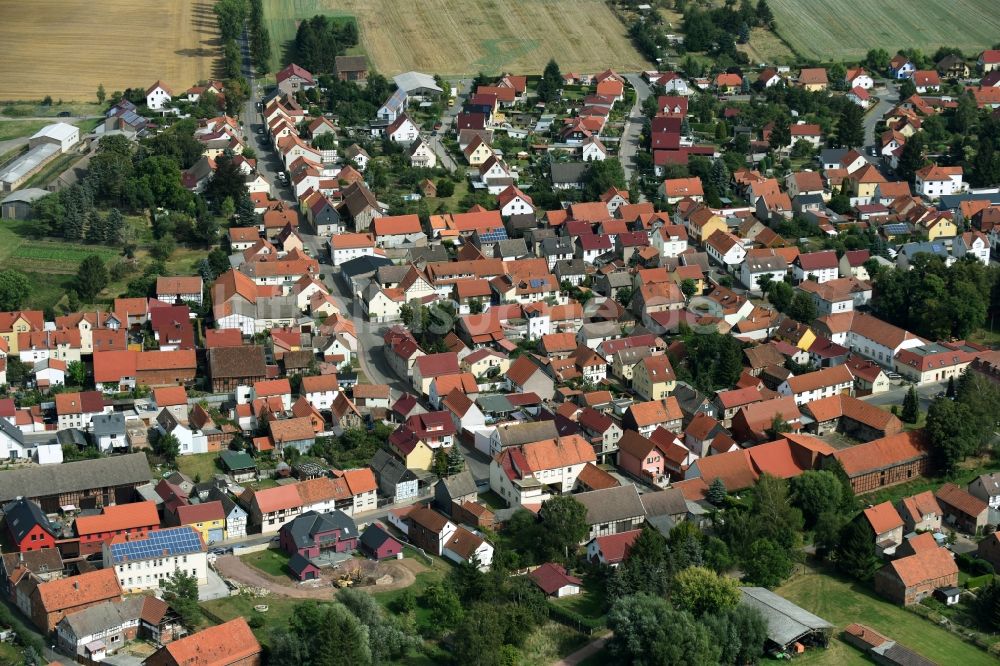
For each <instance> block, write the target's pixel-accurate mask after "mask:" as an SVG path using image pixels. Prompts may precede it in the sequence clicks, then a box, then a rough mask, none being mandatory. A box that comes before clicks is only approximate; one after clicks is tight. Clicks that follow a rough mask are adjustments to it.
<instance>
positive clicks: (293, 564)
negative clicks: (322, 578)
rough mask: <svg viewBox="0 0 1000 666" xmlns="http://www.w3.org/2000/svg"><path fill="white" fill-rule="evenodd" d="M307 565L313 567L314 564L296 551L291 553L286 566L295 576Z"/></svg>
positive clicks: (300, 573)
mask: <svg viewBox="0 0 1000 666" xmlns="http://www.w3.org/2000/svg"><path fill="white" fill-rule="evenodd" d="M309 566H313V567H314V566H316V565H315V564H313V563H312V562H310V561H309V560H307V559H306V558H305V557H303V556H302V555H299V554H298V553H295V554H294V555H292V557H291V559H290V560H288V568H289V569H291V570H292V573H293V574H295V575H296V576H301V575H302V572H303V571H305V569H306V567H309Z"/></svg>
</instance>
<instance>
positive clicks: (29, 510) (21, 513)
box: [3, 498, 56, 546]
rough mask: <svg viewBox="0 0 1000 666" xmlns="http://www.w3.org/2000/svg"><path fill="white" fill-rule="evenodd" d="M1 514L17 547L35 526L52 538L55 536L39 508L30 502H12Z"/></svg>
mask: <svg viewBox="0 0 1000 666" xmlns="http://www.w3.org/2000/svg"><path fill="white" fill-rule="evenodd" d="M3 513H4V516H5V518H6V520H7V529H8V530H10V533H11V534H13V535H14V540H15V541H16V542H17V545H18V546H19V545H20V544H21V540H22V539H24V537H26V536H27V535H28V532H30V531H31V530H32V528H34V527H35V525H38V526H40V527H41V528H42V529H43V530H45V531H46V532H48V533H49V534H51V535H53V536H55V534H56V530H55V528H54V527H53V526H52V523H50V522H49V519H48V517H47V516H46V515H45V513H44V512H43V511H42V509H41V507H40V506H38V505H37V504H35V503H34V502H32V501H30V500H26V499H24V498H22V499H19V500H14V501H13V502H10V503H9V504H7V505H5V506H4V508H3Z"/></svg>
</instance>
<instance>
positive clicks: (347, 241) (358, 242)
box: [328, 234, 375, 266]
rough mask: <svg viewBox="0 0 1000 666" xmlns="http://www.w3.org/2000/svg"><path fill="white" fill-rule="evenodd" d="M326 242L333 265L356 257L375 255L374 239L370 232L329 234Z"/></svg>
mask: <svg viewBox="0 0 1000 666" xmlns="http://www.w3.org/2000/svg"><path fill="white" fill-rule="evenodd" d="M328 244H329V246H330V258H331V259H332V260H333V265H334V266H339V265H340V264H342V263H344V262H346V261H350V260H351V259H357V258H358V257H374V256H375V239H374V238H372V236H371V235H370V234H338V235H336V236H331V237H330V240H329V241H328Z"/></svg>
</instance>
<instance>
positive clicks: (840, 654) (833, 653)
mask: <svg viewBox="0 0 1000 666" xmlns="http://www.w3.org/2000/svg"><path fill="white" fill-rule="evenodd" d="M775 591H776V592H777V593H778V594H780V595H781V596H783V597H785V598H787V599H789V600H790V601H792V602H794V603H796V604H798V605H800V606H802V607H803V608H805V609H806V610H808V611H810V612H812V613H815V614H816V615H818V616H820V617H821V618H823V619H825V620H827V621H829V622H831V623H833V625H834V640H833V642H832V643H831V647H830V649H828V650H827V651H825V652H823V653H820V654H817V655H811V656H810V661H812V662H813V663H817V664H831V665H832V664H838V665H839V664H843V663H845V662H846V663H866V662H865V661H864V660H863V659H860V658H859V659H853V658H851V657H849V655H850V654H851V653H853V654H854V655H855V656H858V657H860V655H859V653H857V651H855V650H854V649H853V648H851V647H849V646H847V645H846V644H845V643H843V642H842V641H841V639H840V637H839V636H840V632H842V631H843V629H844V627H846V626H847V625H848V624H851V623H852V622H859V623H861V624H865V625H867V626H869V627H871V628H873V629H875V630H876V631H879V632H881V633H883V634H885V635H886V636H888V637H889V638H892V639H894V640H897V641H899V642H900V643H902V644H903V645H905V646H906V647H908V648H910V649H912V650H915V651H917V652H919V653H920V654H921V655H923V656H924V657H927V658H928V659H932V660H934V661H937V662H938V663H942V664H963V666H972V665H974V664H995V663H996V661H995V660H994V659H993V658H992V657H990V656H989V655H988V654H987V653H986V652H984V651H982V650H980V649H978V648H976V647H975V646H973V645H970V644H968V643H966V642H964V641H963V640H961V639H960V638H958V637H957V636H955V635H953V634H951V633H949V632H948V631H946V630H945V629H941V628H940V627H937V626H935V625H934V624H933V623H931V622H930V621H928V620H926V619H924V618H922V617H919V616H918V615H915V614H914V613H910V612H909V611H906V610H903V609H902V608H900V607H898V606H895V605H893V604H890V603H888V602H886V601H883V600H882V599H881V598H879V597H877V596H875V594H874V593H873V592H870V591H869V590H868V589H867V588H866V587H864V586H863V585H861V584H859V583H853V582H849V581H847V580H845V579H841V578H839V577H834V576H832V575H829V574H826V573H823V572H821V571H818V570H810V569H807V570H806V573H804V574H800V575H798V576H796V577H795V578H792V579H791V580H790V581H788V582H787V583H785V584H784V585H783V586H781V587H780V588H778V589H777V590H775Z"/></svg>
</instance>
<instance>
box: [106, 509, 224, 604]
mask: <svg viewBox="0 0 1000 666" xmlns="http://www.w3.org/2000/svg"><path fill="white" fill-rule="evenodd" d="M102 555H103V560H104V568H105V569H110V568H112V567H113V568H114V570H115V573H116V574H117V575H118V582H119V583H120V584H121V586H122V589H123V590H125V591H141V590H155V589H158V588H159V587H160V581H162V580H165V579H167V578H169V577H170V576H172V575H173V573H174V571H177V570H180V571H183V572H184V573H186V574H189V575H191V576H194V577H195V579H196V580H197V581H198V585H206V584H207V583H208V557H207V554H206V553H205V545H204V543H203V542H202V539H201V535H200V534H199V533H198V531H197V530H195V529H194V528H193V527H191V526H188V525H185V526H183V527H170V528H166V529H162V530H154V531H152V532H147V533H146V534H145V535H142V536H138V535H130V536H128V537H126V538H125V539H123V540H121V541H116V542H114V543H109V542H105V544H104V545H103V547H102Z"/></svg>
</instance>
